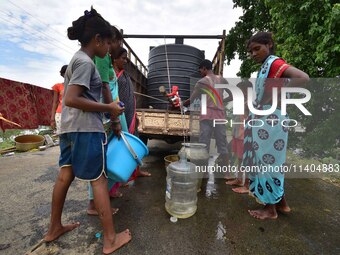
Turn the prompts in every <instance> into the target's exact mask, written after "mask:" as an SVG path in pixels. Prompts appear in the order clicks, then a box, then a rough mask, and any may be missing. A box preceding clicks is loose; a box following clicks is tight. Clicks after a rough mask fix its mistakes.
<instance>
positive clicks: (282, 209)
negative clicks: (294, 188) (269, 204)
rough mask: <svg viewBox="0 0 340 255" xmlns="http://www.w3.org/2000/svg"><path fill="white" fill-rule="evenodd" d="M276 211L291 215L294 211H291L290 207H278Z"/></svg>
mask: <svg viewBox="0 0 340 255" xmlns="http://www.w3.org/2000/svg"><path fill="white" fill-rule="evenodd" d="M276 210H277V211H278V212H280V213H282V214H289V213H290V212H291V211H292V209H290V207H289V206H288V205H287V206H282V205H276Z"/></svg>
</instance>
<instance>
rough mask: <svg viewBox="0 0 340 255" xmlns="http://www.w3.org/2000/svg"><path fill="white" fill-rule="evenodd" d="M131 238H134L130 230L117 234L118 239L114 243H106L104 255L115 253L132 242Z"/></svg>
mask: <svg viewBox="0 0 340 255" xmlns="http://www.w3.org/2000/svg"><path fill="white" fill-rule="evenodd" d="M104 238H105V237H104ZM131 238H132V237H131V232H130V230H129V229H126V230H124V231H123V232H120V233H118V234H116V237H115V239H114V240H113V242H109V241H104V247H103V253H104V254H111V253H113V252H115V251H116V250H118V249H119V248H121V247H122V246H124V245H125V244H127V243H128V242H130V240H131ZM105 242H108V244H105Z"/></svg>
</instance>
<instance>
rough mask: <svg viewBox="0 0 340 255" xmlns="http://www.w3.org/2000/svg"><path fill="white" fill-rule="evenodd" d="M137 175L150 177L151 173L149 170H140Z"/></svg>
mask: <svg viewBox="0 0 340 255" xmlns="http://www.w3.org/2000/svg"><path fill="white" fill-rule="evenodd" d="M137 176H138V177H150V176H151V173H149V172H148V171H142V170H139V171H138V173H137Z"/></svg>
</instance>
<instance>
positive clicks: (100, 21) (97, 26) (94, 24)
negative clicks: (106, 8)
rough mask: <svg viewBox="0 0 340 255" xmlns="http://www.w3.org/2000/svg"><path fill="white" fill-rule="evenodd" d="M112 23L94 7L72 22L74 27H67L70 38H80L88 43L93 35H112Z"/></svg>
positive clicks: (84, 42) (108, 36)
mask: <svg viewBox="0 0 340 255" xmlns="http://www.w3.org/2000/svg"><path fill="white" fill-rule="evenodd" d="M112 33H113V32H112V30H111V25H110V23H109V22H107V21H106V20H105V19H104V18H103V17H102V16H101V15H100V14H99V13H98V12H97V11H96V10H95V9H93V7H92V6H91V10H90V11H87V10H86V11H84V15H83V16H81V17H79V18H78V19H77V20H75V21H73V22H72V27H69V28H68V29H67V36H68V38H69V39H70V40H78V41H79V42H80V43H81V44H82V45H86V44H87V43H88V42H89V41H90V40H91V38H92V37H93V36H95V35H96V34H100V35H101V36H103V37H106V38H111V37H112Z"/></svg>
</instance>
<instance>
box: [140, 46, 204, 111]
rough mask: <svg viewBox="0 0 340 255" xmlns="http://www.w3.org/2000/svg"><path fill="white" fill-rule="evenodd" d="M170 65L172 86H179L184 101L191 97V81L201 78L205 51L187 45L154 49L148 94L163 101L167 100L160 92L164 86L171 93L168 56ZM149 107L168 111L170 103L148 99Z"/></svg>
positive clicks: (150, 61) (149, 66) (150, 62)
mask: <svg viewBox="0 0 340 255" xmlns="http://www.w3.org/2000/svg"><path fill="white" fill-rule="evenodd" d="M165 49H166V52H167V58H168V63H169V73H170V82H171V85H172V86H173V85H177V86H178V88H179V95H180V97H181V98H182V100H186V99H188V98H189V97H190V79H191V78H195V79H197V78H200V74H199V72H198V67H199V64H200V63H201V61H202V60H204V51H201V50H199V49H197V48H195V47H192V46H189V45H185V44H167V45H166V46H165V45H160V46H157V47H154V48H152V49H151V50H150V52H149V61H148V77H147V78H148V82H147V94H148V95H149V96H152V97H156V98H159V99H162V100H167V99H166V98H165V97H164V96H163V95H161V93H160V92H159V87H160V86H164V87H165V88H166V90H167V91H169V79H168V70H167V61H166V54H165ZM148 105H150V106H152V107H153V108H156V109H167V108H168V105H169V104H168V103H162V102H160V101H158V100H155V99H148Z"/></svg>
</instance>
